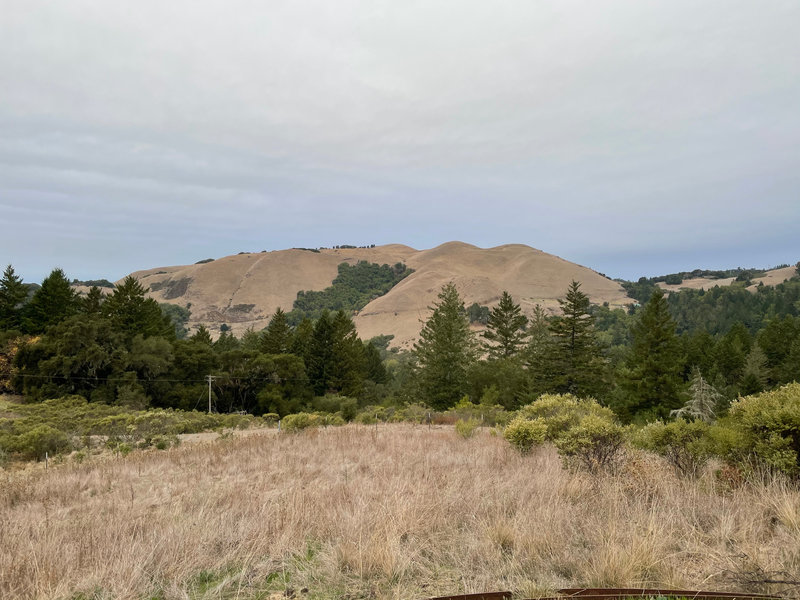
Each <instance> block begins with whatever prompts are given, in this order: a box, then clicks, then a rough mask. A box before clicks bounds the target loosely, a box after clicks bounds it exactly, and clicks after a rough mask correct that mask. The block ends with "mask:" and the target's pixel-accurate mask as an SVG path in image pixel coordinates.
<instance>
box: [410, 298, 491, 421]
mask: <svg viewBox="0 0 800 600" xmlns="http://www.w3.org/2000/svg"><path fill="white" fill-rule="evenodd" d="M431 308H432V310H433V313H432V314H431V316H430V317H429V318H428V320H427V321H426V322H425V324H424V325H423V327H422V331H421V332H420V335H419V341H417V343H416V344H414V354H415V356H416V360H417V369H416V379H417V382H418V384H419V388H420V392H421V393H422V395H423V399H424V400H426V401H427V402H428V403H429V404H430V406H431V407H432V408H435V409H437V410H441V409H446V408H449V407H450V406H453V405H455V403H456V402H458V400H459V399H460V398H461V397H462V396H463V395H464V394H465V392H466V391H467V385H468V382H467V371H468V369H469V366H470V365H471V364H472V362H473V361H474V360H475V359H476V354H477V345H476V343H475V341H474V339H473V336H472V332H471V331H470V329H469V321H468V320H467V313H466V309H465V308H464V302H463V300H462V299H461V296H459V294H458V290H456V286H455V285H454V284H453V283H448V284H446V285H445V286H444V287H443V288H442V291H441V292H439V301H438V302H436V303H434V305H433V306H432V307H431Z"/></svg>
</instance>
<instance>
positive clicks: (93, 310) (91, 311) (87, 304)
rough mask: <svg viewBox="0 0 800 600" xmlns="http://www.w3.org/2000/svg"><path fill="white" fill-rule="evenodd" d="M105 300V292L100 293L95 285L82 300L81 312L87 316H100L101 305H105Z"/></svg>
mask: <svg viewBox="0 0 800 600" xmlns="http://www.w3.org/2000/svg"><path fill="white" fill-rule="evenodd" d="M103 300H105V298H104V297H103V292H101V291H100V288H99V287H97V286H96V285H93V286H92V287H91V288H89V291H88V292H87V293H86V296H84V297H83V298H81V300H80V310H81V312H82V313H83V314H86V315H99V314H100V305H101V304H103Z"/></svg>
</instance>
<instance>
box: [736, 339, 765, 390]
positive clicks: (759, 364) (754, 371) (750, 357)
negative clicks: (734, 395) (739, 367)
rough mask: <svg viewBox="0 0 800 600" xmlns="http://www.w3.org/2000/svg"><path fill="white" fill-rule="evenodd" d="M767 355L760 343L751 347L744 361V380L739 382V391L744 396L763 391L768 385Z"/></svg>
mask: <svg viewBox="0 0 800 600" xmlns="http://www.w3.org/2000/svg"><path fill="white" fill-rule="evenodd" d="M768 373H769V371H768V369H767V355H766V354H764V351H763V350H762V349H761V346H759V345H758V343H754V344H753V345H752V346H751V347H750V352H749V353H748V354H747V358H745V361H744V369H743V371H742V381H741V383H740V384H739V391H740V392H741V394H742V395H743V396H749V395H751V394H757V393H759V392H763V391H764V390H765V389H766V386H767V375H768Z"/></svg>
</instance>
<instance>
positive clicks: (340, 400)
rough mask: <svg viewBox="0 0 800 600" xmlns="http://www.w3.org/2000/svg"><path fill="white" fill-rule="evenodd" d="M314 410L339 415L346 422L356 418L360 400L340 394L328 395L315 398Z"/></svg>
mask: <svg viewBox="0 0 800 600" xmlns="http://www.w3.org/2000/svg"><path fill="white" fill-rule="evenodd" d="M313 407H314V410H316V411H317V412H325V413H339V414H340V415H341V416H342V418H343V419H345V420H346V421H352V420H353V419H355V418H356V413H357V412H358V400H356V399H355V398H349V397H347V396H340V395H339V394H326V395H324V396H318V397H317V398H314V402H313Z"/></svg>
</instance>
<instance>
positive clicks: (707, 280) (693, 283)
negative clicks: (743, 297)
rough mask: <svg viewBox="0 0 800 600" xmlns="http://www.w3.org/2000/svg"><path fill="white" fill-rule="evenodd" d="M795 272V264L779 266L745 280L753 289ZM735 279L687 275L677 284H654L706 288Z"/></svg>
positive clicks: (677, 288)
mask: <svg viewBox="0 0 800 600" xmlns="http://www.w3.org/2000/svg"><path fill="white" fill-rule="evenodd" d="M796 274H797V268H796V267H795V266H790V267H780V268H778V269H770V270H767V271H763V272H761V273H758V274H756V275H754V276H752V277H748V278H747V280H748V281H750V282H751V283H750V286H749V287H748V289H751V288H752V289H754V288H756V287H758V285H759V284H760V283H763V284H764V285H776V284H778V283H783V282H784V281H786V280H787V279H791V278H792V277H794V276H795V275H796ZM736 280H737V277H723V278H720V279H717V278H713V277H688V278H686V279H684V280H683V281H681V282H680V283H677V284H668V283H666V282H658V283H657V284H656V285H658V286H659V287H661V288H663V289H665V290H667V291H670V292H674V291H677V290H681V289H691V290H700V289H703V290H708V289H710V288H712V287H714V286H717V285H731V284H732V283H733V282H734V281H736ZM740 280H741V277H740Z"/></svg>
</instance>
